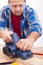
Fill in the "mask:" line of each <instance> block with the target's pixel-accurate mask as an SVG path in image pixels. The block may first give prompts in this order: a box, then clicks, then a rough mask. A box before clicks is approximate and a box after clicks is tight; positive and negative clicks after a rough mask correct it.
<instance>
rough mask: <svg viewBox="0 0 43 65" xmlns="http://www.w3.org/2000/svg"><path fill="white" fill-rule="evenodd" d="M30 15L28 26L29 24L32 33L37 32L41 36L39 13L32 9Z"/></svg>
mask: <svg viewBox="0 0 43 65" xmlns="http://www.w3.org/2000/svg"><path fill="white" fill-rule="evenodd" d="M28 14H29V18H28V24H29V29H30V32H33V31H36V32H38V33H39V34H40V35H41V34H42V26H41V23H40V21H39V19H38V16H37V13H36V12H35V11H34V10H33V9H32V8H30V11H29V13H28Z"/></svg>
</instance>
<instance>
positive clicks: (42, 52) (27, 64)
mask: <svg viewBox="0 0 43 65" xmlns="http://www.w3.org/2000/svg"><path fill="white" fill-rule="evenodd" d="M2 48H3V46H2V45H0V63H6V62H7V63H8V62H13V61H18V64H19V65H43V48H39V47H38V48H34V47H33V48H32V49H31V50H32V52H33V57H32V58H29V59H27V60H23V59H20V58H14V59H13V58H9V57H8V56H6V55H4V54H3V52H2ZM37 53H38V54H37ZM0 65H1V64H0ZM4 65H5V64H4ZM7 65H11V64H7Z"/></svg>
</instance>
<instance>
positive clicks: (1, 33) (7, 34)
mask: <svg viewBox="0 0 43 65" xmlns="http://www.w3.org/2000/svg"><path fill="white" fill-rule="evenodd" d="M11 34H13V32H12V31H5V30H0V37H1V38H2V39H3V40H4V42H6V43H10V42H13V40H12V38H11Z"/></svg>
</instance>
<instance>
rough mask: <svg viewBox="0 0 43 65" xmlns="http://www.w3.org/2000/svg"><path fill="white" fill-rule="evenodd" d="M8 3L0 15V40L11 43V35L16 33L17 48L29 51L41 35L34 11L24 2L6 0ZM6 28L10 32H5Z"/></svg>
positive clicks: (20, 0) (22, 0) (23, 0)
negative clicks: (3, 23) (18, 38)
mask: <svg viewBox="0 0 43 65" xmlns="http://www.w3.org/2000/svg"><path fill="white" fill-rule="evenodd" d="M8 3H9V5H8V6H6V7H4V8H3V10H2V11H1V15H0V38H2V39H3V40H4V41H5V42H9V43H10V42H13V39H12V38H11V34H13V32H16V33H17V34H18V35H19V37H20V38H21V39H20V40H19V41H18V42H17V44H16V46H17V48H19V49H20V50H23V51H25V50H29V49H31V48H32V45H33V43H34V42H35V41H36V39H37V38H38V37H39V36H41V34H42V29H41V26H40V23H39V20H38V17H37V15H36V13H35V11H34V10H33V9H32V8H30V7H29V6H27V5H26V0H8ZM2 21H5V26H4V25H1V22H2ZM6 27H7V28H8V29H9V28H10V30H8V31H6V30H5V28H6ZM12 30H13V32H12Z"/></svg>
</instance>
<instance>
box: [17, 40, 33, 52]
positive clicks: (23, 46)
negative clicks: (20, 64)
mask: <svg viewBox="0 0 43 65" xmlns="http://www.w3.org/2000/svg"><path fill="white" fill-rule="evenodd" d="M16 46H17V48H19V49H20V50H23V51H26V50H30V49H31V48H32V42H31V41H28V40H27V39H20V40H19V41H18V42H17V44H16Z"/></svg>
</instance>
